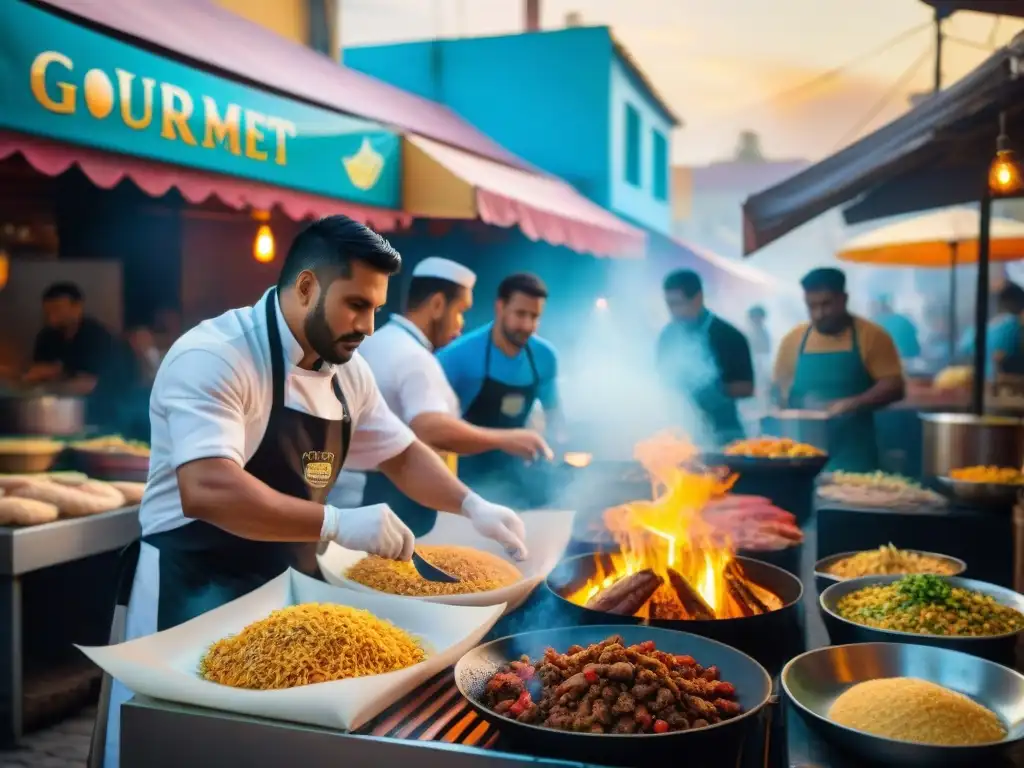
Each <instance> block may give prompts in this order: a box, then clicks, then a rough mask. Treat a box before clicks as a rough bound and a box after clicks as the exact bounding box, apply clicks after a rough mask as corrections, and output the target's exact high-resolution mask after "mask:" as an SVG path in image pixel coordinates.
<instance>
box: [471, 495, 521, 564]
mask: <svg viewBox="0 0 1024 768" xmlns="http://www.w3.org/2000/svg"><path fill="white" fill-rule="evenodd" d="M462 514H463V515H465V516H466V519H468V520H469V521H470V522H471V523H473V527H474V528H475V529H476V531H477V533H479V534H480V535H481V536H486V537H487V538H489V539H493V540H494V541H496V542H498V543H499V544H501V545H502V546H503V547H505V551H506V552H508V553H509V555H511V556H512V557H514V558H515V559H516V560H525V559H526V556H527V552H526V544H525V543H524V542H525V540H526V527H525V526H524V525H523V521H522V520H520V519H519V515H517V514H516V513H515V512H513V511H512V510H511V509H509V508H508V507H503V506H501V505H500V504H492V503H491V502H489V501H487V499H484V498H482V497H481V496H478V495H477V494H475V493H473V492H472V491H470V492H469V495H468V496H466V498H465V500H464V501H463V502H462Z"/></svg>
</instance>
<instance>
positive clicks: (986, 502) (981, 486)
mask: <svg viewBox="0 0 1024 768" xmlns="http://www.w3.org/2000/svg"><path fill="white" fill-rule="evenodd" d="M935 479H936V481H937V482H938V483H939V486H940V487H941V488H942V490H943V491H944V492H945V493H946V494H947V495H948V496H949V497H950V498H952V499H955V500H956V501H960V502H963V503H964V504H974V505H977V506H984V507H1003V508H1005V509H1007V510H1009V509H1010V508H1011V507H1013V505H1014V504H1015V503H1016V501H1017V497H1018V495H1019V494H1020V493H1021V491H1024V485H1020V484H1018V483H972V482H970V481H969V480H955V479H954V478H952V477H937V478H935Z"/></svg>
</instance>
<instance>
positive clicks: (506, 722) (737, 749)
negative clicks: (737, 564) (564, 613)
mask: <svg viewBox="0 0 1024 768" xmlns="http://www.w3.org/2000/svg"><path fill="white" fill-rule="evenodd" d="M611 635H620V636H621V637H622V638H623V640H624V641H625V642H626V645H633V644H637V643H642V642H644V641H645V640H653V641H654V643H655V645H656V646H657V648H658V650H662V651H665V652H666V653H671V654H676V655H682V654H688V655H690V656H693V657H694V658H695V659H696V660H697V662H698V663H699V664H701V665H703V666H705V667H707V666H711V665H715V666H717V667H718V668H719V670H720V671H721V679H722V680H728V681H729V682H730V683H732V684H733V685H735V686H736V693H737V700H738V701H739V702H740V704H742V705H743V709H744V713H743V714H742V715H740V716H739V717H736V718H734V719H732V720H726V721H725V722H722V723H718V724H716V725H712V726H709V727H707V728H700V729H696V730H692V731H676V732H671V733H663V734H649V735H626V734H606V733H602V734H594V733H574V732H571V731H556V730H553V729H550V728H544V727H541V726H539V725H527V724H525V723H520V722H518V721H516V720H513V719H511V718H509V717H505V716H503V715H498V714H495V713H494V712H492V711H491V710H490V709H488V708H487V707H486V706H485V705H484V687H485V686H486V685H487V682H488V680H490V679H491V677H492V676H493V675H494V673H495V672H497V671H498V670H499V669H501V668H502V667H504V666H505V665H506V664H508V663H509V662H510V661H516V660H518V659H519V658H520V657H521V656H523V655H524V654H525V655H527V656H529V657H530V658H531V659H537V658H538V657H540V656H543V655H544V651H545V650H546V649H547V648H549V647H550V648H554V649H555V650H557V651H560V652H564V651H566V650H567V649H568V648H569V646H571V645H581V646H584V647H586V646H588V645H592V644H594V643H599V642H601V641H602V640H604V639H605V638H607V637H609V636H611ZM455 683H456V685H457V686H458V689H459V692H460V693H461V694H462V695H463V696H464V697H465V698H466V701H468V702H469V704H470V706H471V707H473V709H475V710H476V711H477V713H478V714H479V715H480V716H481V717H482V718H484V719H485V720H487V721H488V722H490V723H492V724H493V725H495V726H496V727H497V728H498V729H499V730H500V731H501V734H502V736H503V737H505V738H507V739H509V740H510V741H512V742H516V743H519V744H522V745H526V746H527V747H528V749H529V751H530V752H531V753H533V754H544V755H548V756H551V757H558V758H562V759H571V760H572V761H573V762H577V763H583V762H586V763H598V764H602V765H642V764H646V763H647V762H648V761H653V760H669V761H671V762H672V764H675V763H676V762H678V761H679V759H680V757H682V756H685V762H686V764H687V765H705V764H708V765H735V764H737V763H738V760H739V756H740V754H741V752H742V749H743V742H744V739H745V736H747V735H748V734H749V733H751V732H752V731H753V730H754V729H755V727H756V725H757V720H758V715H759V713H760V712H761V710H762V709H763V708H764V706H765V704H767V703H768V700H769V698H770V697H771V689H772V683H771V678H770V677H769V676H768V673H767V672H766V671H765V669H764V667H762V666H761V665H760V664H758V663H757V662H756V661H754V660H753V659H752V658H750V657H749V656H747V655H746V654H744V653H741V652H739V651H737V650H735V649H734V648H730V647H729V646H727V645H723V644H722V643H719V642H716V641H714V640H709V639H708V638H706V637H698V636H697V635H690V634H686V633H685V632H674V631H671V630H667V629H658V628H656V627H643V626H601V625H598V626H585V627H563V628H560V629H544V630H540V631H537V632H526V633H524V634H521V635H511V636H509V637H502V638H499V639H497V640H494V641H492V642H490V643H486V644H484V645H480V646H478V647H476V648H474V649H473V650H471V651H469V653H467V654H466V655H465V656H463V657H462V658H461V659H459V661H458V663H457V664H456V665H455Z"/></svg>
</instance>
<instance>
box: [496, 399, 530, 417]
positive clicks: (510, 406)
mask: <svg viewBox="0 0 1024 768" xmlns="http://www.w3.org/2000/svg"><path fill="white" fill-rule="evenodd" d="M525 407H526V398H525V397H523V396H522V395H505V396H504V397H503V398H501V415H502V416H509V417H512V416H518V415H519V414H521V413H522V412H523V408H525Z"/></svg>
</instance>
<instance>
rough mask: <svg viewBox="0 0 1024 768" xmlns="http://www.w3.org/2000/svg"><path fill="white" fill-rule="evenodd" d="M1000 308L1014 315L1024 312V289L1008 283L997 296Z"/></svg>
mask: <svg viewBox="0 0 1024 768" xmlns="http://www.w3.org/2000/svg"><path fill="white" fill-rule="evenodd" d="M996 300H997V301H998V302H999V306H1000V307H1005V308H1006V309H1008V310H1010V311H1011V312H1014V313H1018V314H1019V313H1020V312H1024V288H1021V287H1020V286H1019V285H1017V284H1016V283H1007V284H1006V285H1005V286H1003V288H1002V290H1000V291H999V293H998V294H997V296H996Z"/></svg>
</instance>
